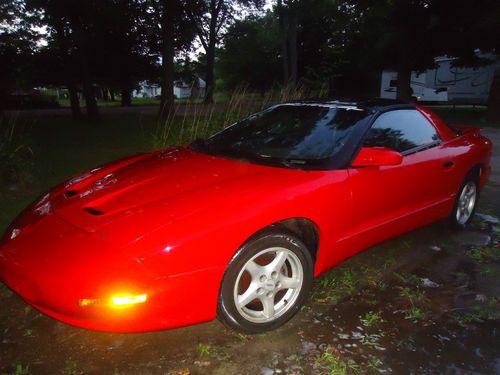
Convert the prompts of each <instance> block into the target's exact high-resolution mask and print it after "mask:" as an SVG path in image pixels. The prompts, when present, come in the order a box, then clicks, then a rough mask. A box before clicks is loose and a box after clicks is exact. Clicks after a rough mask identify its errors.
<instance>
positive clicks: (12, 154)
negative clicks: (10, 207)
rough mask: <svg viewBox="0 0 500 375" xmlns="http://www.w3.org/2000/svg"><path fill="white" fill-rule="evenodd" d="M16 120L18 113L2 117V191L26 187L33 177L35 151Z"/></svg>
mask: <svg viewBox="0 0 500 375" xmlns="http://www.w3.org/2000/svg"><path fill="white" fill-rule="evenodd" d="M16 122H17V116H16V115H12V116H10V117H9V118H5V117H0V192H1V191H6V190H18V189H19V188H22V187H25V185H26V184H27V182H28V181H29V180H30V178H31V173H30V170H31V164H32V156H33V151H32V149H31V147H30V144H29V141H28V140H27V139H26V137H25V136H23V134H22V132H20V131H19V130H18V126H16Z"/></svg>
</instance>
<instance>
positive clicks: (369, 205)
mask: <svg viewBox="0 0 500 375" xmlns="http://www.w3.org/2000/svg"><path fill="white" fill-rule="evenodd" d="M363 147H386V148H390V149H394V150H396V151H398V152H400V153H401V154H402V155H403V161H402V163H401V164H400V165H393V166H380V167H379V166H377V167H359V168H354V167H351V168H350V169H349V171H348V172H349V183H350V188H351V194H352V200H353V208H354V215H353V219H352V226H351V230H350V231H349V233H348V234H347V236H346V238H345V239H346V240H350V241H352V246H353V247H354V251H356V250H360V249H362V248H365V247H367V246H371V245H373V244H375V243H377V242H380V241H382V240H384V239H387V238H390V237H392V236H395V235H398V234H400V233H402V232H405V231H408V230H411V229H413V228H416V227H418V226H421V225H425V224H427V223H430V222H432V221H435V220H437V219H439V218H440V217H442V216H443V215H445V214H446V212H445V211H446V210H447V206H446V204H445V202H447V200H449V190H450V187H449V186H447V183H446V178H445V177H446V173H447V171H448V169H450V168H453V164H452V163H449V162H448V160H447V156H446V152H445V150H444V146H443V143H442V141H441V138H440V137H439V134H438V132H437V130H436V128H435V127H434V126H433V125H432V124H431V123H430V122H429V121H428V120H427V119H426V118H425V117H424V116H423V115H422V114H421V113H420V112H419V111H418V110H416V109H411V108H407V109H396V110H390V111H386V112H383V113H381V114H380V115H379V116H378V117H377V118H376V119H375V121H374V122H373V124H372V126H371V127H370V129H369V130H368V132H367V134H366V136H365V138H364V142H363Z"/></svg>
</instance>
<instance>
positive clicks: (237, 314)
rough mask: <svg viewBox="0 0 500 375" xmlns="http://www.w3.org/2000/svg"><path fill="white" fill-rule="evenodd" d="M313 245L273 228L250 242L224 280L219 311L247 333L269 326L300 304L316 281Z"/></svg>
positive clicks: (225, 319)
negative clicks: (311, 248)
mask: <svg viewBox="0 0 500 375" xmlns="http://www.w3.org/2000/svg"><path fill="white" fill-rule="evenodd" d="M312 269H313V265H312V259H311V255H310V253H309V251H308V250H307V248H306V247H305V245H304V244H303V243H302V242H301V241H300V240H298V239H297V238H296V237H294V236H293V235H290V234H285V233H267V234H264V235H261V236H259V237H256V238H255V239H253V240H251V241H250V242H249V243H247V244H246V245H244V246H243V247H242V248H241V249H240V250H239V251H238V252H237V253H236V255H235V256H234V257H233V259H232V260H231V262H230V264H229V266H228V268H227V270H226V273H225V275H224V279H223V281H222V285H221V289H220V295H219V306H218V316H219V318H220V319H221V320H222V321H223V322H224V323H226V324H227V325H229V326H230V327H231V328H233V329H236V330H238V331H242V332H245V333H259V332H264V331H268V330H271V329H274V328H277V327H279V326H280V325H282V324H284V323H285V322H286V321H288V320H289V319H290V318H292V316H293V315H295V313H296V312H297V311H298V310H299V309H300V307H301V306H302V304H303V303H304V301H305V300H306V299H307V296H308V294H309V290H310V289H311V285H312V278H313V272H312Z"/></svg>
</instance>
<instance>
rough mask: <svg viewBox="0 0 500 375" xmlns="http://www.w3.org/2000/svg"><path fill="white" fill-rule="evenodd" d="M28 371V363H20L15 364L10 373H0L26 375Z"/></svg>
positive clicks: (3, 374)
mask: <svg viewBox="0 0 500 375" xmlns="http://www.w3.org/2000/svg"><path fill="white" fill-rule="evenodd" d="M29 373H30V366H29V365H26V366H24V365H22V364H20V363H18V364H16V366H15V367H14V370H13V371H12V372H10V373H7V372H3V373H2V374H1V375H27V374H29Z"/></svg>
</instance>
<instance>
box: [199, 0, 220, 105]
mask: <svg viewBox="0 0 500 375" xmlns="http://www.w3.org/2000/svg"><path fill="white" fill-rule="evenodd" d="M218 18H219V14H218V10H217V1H216V0H210V27H209V31H208V32H209V34H208V48H207V51H206V53H207V72H206V76H205V82H206V85H207V91H206V92H205V100H204V101H203V102H204V103H205V104H212V103H213V102H214V88H215V87H214V86H215V75H214V69H215V47H216V45H217V19H218Z"/></svg>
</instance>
